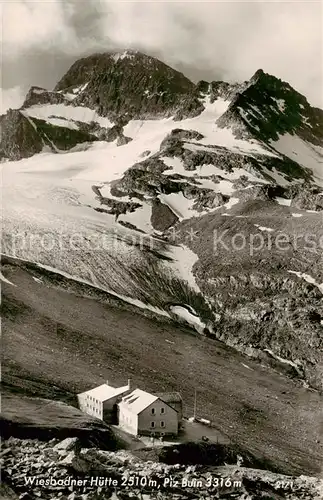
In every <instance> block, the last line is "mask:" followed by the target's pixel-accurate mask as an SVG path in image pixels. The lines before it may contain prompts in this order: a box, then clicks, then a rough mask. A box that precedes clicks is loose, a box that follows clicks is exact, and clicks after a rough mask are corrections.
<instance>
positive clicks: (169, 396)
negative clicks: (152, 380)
mask: <svg viewBox="0 0 323 500" xmlns="http://www.w3.org/2000/svg"><path fill="white" fill-rule="evenodd" d="M155 396H157V397H158V398H159V399H161V400H162V401H164V403H182V401H183V400H182V396H181V395H180V393H179V392H155Z"/></svg>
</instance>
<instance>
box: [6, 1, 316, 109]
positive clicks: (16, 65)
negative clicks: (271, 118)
mask: <svg viewBox="0 0 323 500" xmlns="http://www.w3.org/2000/svg"><path fill="white" fill-rule="evenodd" d="M0 6H1V17H2V23H1V24H0V29H2V32H1V38H2V54H1V57H2V74H1V87H2V89H3V90H2V99H1V101H2V102H1V106H0V107H1V109H0V112H1V113H3V112H5V111H6V109H8V107H19V106H20V105H21V104H22V101H23V98H24V96H25V94H26V92H27V91H28V89H29V88H30V86H31V85H38V86H43V87H45V88H48V89H51V88H53V87H54V86H55V84H56V83H57V81H58V80H59V79H60V78H61V77H62V76H63V74H64V73H65V72H66V71H67V70H68V68H69V67H70V66H71V64H72V63H73V62H74V61H75V60H77V59H79V58H80V57H83V56H85V55H89V54H91V53H94V52H103V51H106V50H115V49H125V48H132V49H137V50H141V51H142V52H145V53H147V54H150V55H153V56H156V57H158V58H159V59H161V60H163V61H164V62H166V63H167V64H169V65H171V66H173V67H175V68H176V69H178V70H180V71H182V72H183V73H184V74H185V75H186V76H188V77H189V78H191V79H192V80H193V81H198V80H201V79H204V80H209V81H211V80H226V81H244V80H248V79H249V78H251V76H252V75H253V74H254V73H255V71H256V70H257V69H259V68H262V69H263V70H264V71H265V72H267V73H271V74H274V75H275V76H277V77H279V78H281V79H283V80H285V81H288V82H289V83H290V84H291V85H292V86H293V87H294V88H295V89H296V90H298V91H299V92H301V93H302V94H304V95H305V96H306V97H307V99H308V100H309V102H310V103H311V104H312V105H315V106H319V107H322V108H323V95H322V88H323V62H322V61H323V50H322V47H323V4H322V2H321V1H320V0H319V1H310V0H304V1H299V0H294V1H275V0H267V1H260V0H250V1H243V0H237V1H231V0H225V1H218V0H214V1H209V2H203V1H199V2H188V1H186V2H184V1H172V0H170V1H168V2H164V1H159V0H150V1H133V2H130V1H123V0H119V1H118V2H110V1H108V0H84V1H83V0H37V1H35V0H0Z"/></svg>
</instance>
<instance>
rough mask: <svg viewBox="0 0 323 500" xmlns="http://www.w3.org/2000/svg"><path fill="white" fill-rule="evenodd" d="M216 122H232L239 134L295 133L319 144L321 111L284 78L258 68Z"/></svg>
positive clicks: (322, 131) (266, 137)
mask: <svg viewBox="0 0 323 500" xmlns="http://www.w3.org/2000/svg"><path fill="white" fill-rule="evenodd" d="M217 124H218V125H219V126H222V127H227V126H230V125H234V126H235V128H236V133H237V134H238V135H240V136H241V137H250V136H254V137H256V138H258V139H260V140H263V141H266V142H268V141H269V140H273V141H275V140H278V138H279V134H285V133H291V134H293V133H297V135H298V136H299V137H301V138H302V139H304V140H308V141H310V142H311V143H312V144H316V145H320V146H322V145H323V111H322V110H321V109H318V108H313V107H311V106H310V104H309V103H308V101H307V99H306V98H305V97H304V96H303V95H302V94H300V93H299V92H297V91H296V90H294V89H293V88H292V87H291V86H290V85H289V84H288V83H287V82H283V81H282V80H280V79H279V78H276V77H275V76H272V75H269V74H267V73H264V71H263V70H258V71H257V72H256V73H255V74H254V76H253V77H252V78H251V80H250V81H249V82H248V83H247V84H245V88H244V89H243V87H242V88H241V89H240V92H238V93H237V94H236V97H235V98H234V99H233V101H232V103H231V105H230V106H229V108H228V110H227V112H226V113H224V114H223V115H222V116H221V117H220V119H219V120H218V121H217Z"/></svg>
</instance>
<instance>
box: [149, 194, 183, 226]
mask: <svg viewBox="0 0 323 500" xmlns="http://www.w3.org/2000/svg"><path fill="white" fill-rule="evenodd" d="M178 220H179V219H178V217H177V215H175V214H174V212H172V210H171V209H170V208H169V207H168V206H167V205H164V204H163V203H161V202H160V201H159V200H158V199H156V200H154V202H153V205H152V212H151V224H152V226H153V228H154V229H156V231H166V230H167V229H169V228H170V227H172V226H173V225H174V224H176V222H177V221H178Z"/></svg>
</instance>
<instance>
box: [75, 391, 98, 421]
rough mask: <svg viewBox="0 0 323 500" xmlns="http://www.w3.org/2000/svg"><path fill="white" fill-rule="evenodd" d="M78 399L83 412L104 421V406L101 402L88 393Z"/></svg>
mask: <svg viewBox="0 0 323 500" xmlns="http://www.w3.org/2000/svg"><path fill="white" fill-rule="evenodd" d="M77 399H78V403H79V408H80V410H81V411H83V412H84V413H87V414H88V415H91V416H92V417H96V418H99V419H101V420H102V419H103V405H102V402H101V401H99V400H98V399H96V398H94V397H92V396H89V395H88V394H86V393H82V394H78V396H77Z"/></svg>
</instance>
